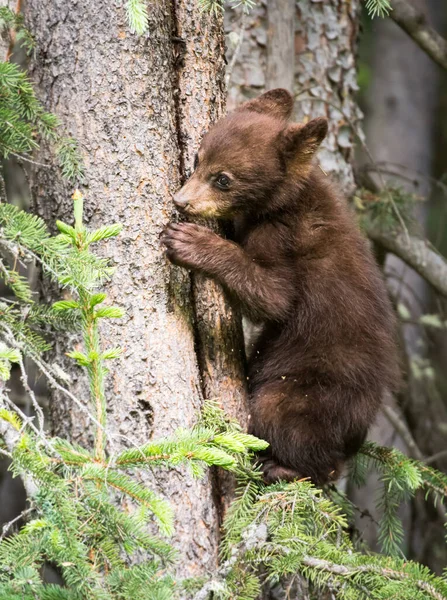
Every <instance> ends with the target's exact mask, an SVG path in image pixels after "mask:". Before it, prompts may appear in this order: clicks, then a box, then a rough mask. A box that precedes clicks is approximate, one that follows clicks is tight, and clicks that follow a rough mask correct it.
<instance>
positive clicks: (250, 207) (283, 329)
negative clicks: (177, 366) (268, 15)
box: [162, 89, 399, 485]
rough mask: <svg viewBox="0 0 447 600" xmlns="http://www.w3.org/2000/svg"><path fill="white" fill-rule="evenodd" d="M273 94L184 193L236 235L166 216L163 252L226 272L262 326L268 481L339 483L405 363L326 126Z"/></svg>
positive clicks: (207, 140) (259, 367)
mask: <svg viewBox="0 0 447 600" xmlns="http://www.w3.org/2000/svg"><path fill="white" fill-rule="evenodd" d="M292 108H293V99H292V96H291V95H290V94H289V93H288V92H287V91H285V90H281V89H277V90H272V91H270V92H267V93H265V94H263V95H262V96H260V97H259V98H257V99H255V100H252V101H249V102H247V103H245V104H243V105H242V106H241V108H239V109H238V110H236V111H235V112H234V113H232V114H230V115H229V116H227V117H226V118H224V119H222V120H221V121H219V122H218V123H217V124H216V125H214V126H213V127H212V128H211V129H210V131H209V132H208V133H207V135H206V136H205V137H204V139H203V142H202V145H201V147H200V150H199V153H198V156H197V158H196V165H195V171H194V174H193V175H192V177H191V178H190V179H189V180H188V182H187V183H186V184H185V185H184V187H183V188H182V189H181V190H180V192H179V193H178V194H177V195H176V196H175V198H174V202H175V204H176V206H177V207H178V208H179V209H180V210H182V211H183V212H184V213H185V214H186V215H189V216H191V217H195V216H197V217H217V218H220V219H230V220H232V221H233V225H234V241H229V240H227V239H223V238H222V237H220V236H218V235H217V234H216V233H214V232H212V231H211V230H209V229H207V228H206V227H202V226H199V225H196V224H193V223H171V224H170V225H169V226H168V227H167V228H166V230H165V232H164V234H163V237H162V241H163V243H164V244H165V246H166V248H167V251H166V254H167V256H168V258H169V259H170V260H171V261H172V262H173V263H175V264H176V265H180V266H182V267H185V268H188V269H193V270H197V271H200V272H202V273H204V274H206V275H207V276H209V277H212V278H214V279H215V280H216V281H218V282H219V283H220V284H221V285H222V286H223V287H224V289H225V290H226V291H227V292H228V294H229V295H230V296H231V297H232V298H234V300H235V302H236V303H238V305H239V306H240V307H241V308H242V310H243V312H244V313H245V314H246V316H247V317H248V318H249V319H251V320H252V321H254V322H256V323H260V324H262V327H261V332H260V334H259V337H258V338H257V340H256V341H255V343H254V345H253V348H252V351H251V352H250V356H249V357H248V382H249V392H250V411H251V428H250V429H251V432H252V433H254V434H255V435H257V436H258V437H260V438H262V439H264V440H266V441H267V442H269V444H270V447H269V450H268V452H269V454H268V456H266V457H264V458H263V465H262V468H263V472H264V477H265V480H266V482H268V483H269V482H273V481H277V480H279V479H284V480H293V479H295V478H302V477H309V478H311V480H312V481H313V482H314V483H316V484H319V485H322V484H324V483H326V482H328V481H331V480H334V479H335V478H336V477H337V476H338V475H339V473H340V470H341V467H342V466H343V463H344V461H345V460H346V459H347V458H348V457H349V456H352V455H353V454H355V452H357V450H358V449H359V447H360V445H361V444H362V442H363V440H364V439H365V436H366V433H367V429H368V427H369V426H370V425H371V423H372V422H373V421H374V418H375V416H376V414H377V411H378V409H379V406H380V403H381V400H382V397H383V395H384V393H385V391H386V390H392V389H393V388H395V386H396V383H397V381H398V379H399V369H398V365H397V358H396V348H395V342H394V319H393V313H392V309H391V306H390V302H389V300H388V298H387V294H386V291H385V286H384V283H383V281H382V277H381V275H380V272H379V270H378V268H377V266H376V264H375V262H374V259H373V256H372V254H371V252H370V249H369V247H368V244H367V242H366V240H365V239H364V238H363V236H362V235H361V234H360V232H359V231H358V228H357V225H356V223H355V218H354V216H353V215H352V214H351V211H350V209H349V207H348V206H347V203H346V202H345V201H344V200H343V199H340V198H339V196H338V195H337V192H336V191H335V190H334V188H333V186H332V185H331V183H330V182H329V181H328V177H327V176H326V175H325V174H324V173H323V172H322V171H321V170H320V169H319V167H318V166H317V165H316V164H315V162H314V158H315V154H316V152H317V150H318V147H319V145H320V143H321V142H322V140H323V139H324V137H325V136H326V133H327V121H326V120H325V119H323V118H317V119H314V120H312V121H310V122H309V123H307V124H305V125H303V124H289V123H288V122H287V120H288V118H289V117H290V115H291V113H292Z"/></svg>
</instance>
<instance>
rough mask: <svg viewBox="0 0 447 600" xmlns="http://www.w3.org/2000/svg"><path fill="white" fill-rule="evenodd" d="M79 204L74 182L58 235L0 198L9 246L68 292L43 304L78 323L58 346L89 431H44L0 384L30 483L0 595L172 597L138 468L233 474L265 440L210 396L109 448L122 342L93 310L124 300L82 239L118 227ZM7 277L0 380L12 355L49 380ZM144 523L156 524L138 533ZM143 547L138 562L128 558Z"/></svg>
mask: <svg viewBox="0 0 447 600" xmlns="http://www.w3.org/2000/svg"><path fill="white" fill-rule="evenodd" d="M82 213H83V198H82V195H81V194H80V193H79V192H76V193H75V195H74V216H75V219H74V225H73V226H72V225H68V224H66V223H62V222H57V226H58V228H59V231H60V233H59V235H57V236H55V237H51V236H50V235H49V233H48V231H47V229H46V227H45V225H44V224H43V222H42V221H41V220H40V219H39V218H38V217H34V216H31V215H28V214H26V213H24V212H22V211H19V210H17V209H16V208H14V207H12V206H9V205H0V224H1V227H2V228H1V237H0V239H1V240H2V242H3V243H5V244H10V247H9V249H10V250H11V252H15V253H16V254H17V255H18V256H21V257H26V256H27V253H30V254H31V255H32V256H35V257H38V259H39V261H40V262H41V263H42V265H43V267H44V272H45V273H46V274H47V276H49V277H51V278H53V279H54V280H55V281H56V282H57V283H58V284H59V285H60V286H61V287H64V288H66V289H67V292H68V293H69V296H70V298H69V299H67V300H61V301H59V302H56V303H55V304H53V305H52V306H51V307H50V308H49V309H47V314H52V315H53V316H54V317H55V318H56V319H57V318H60V319H61V320H62V322H65V321H66V320H68V322H71V323H74V324H76V327H77V329H78V330H81V331H82V333H83V337H84V348H83V351H80V350H78V349H76V350H73V351H71V352H70V353H69V356H71V357H72V358H73V359H74V360H75V361H76V362H77V363H78V364H79V365H81V366H82V367H84V368H85V369H86V373H87V377H88V379H89V381H90V391H91V392H90V400H91V407H90V409H89V413H88V414H89V418H90V421H91V423H92V426H93V429H94V432H95V444H94V448H92V449H90V448H83V447H81V446H79V445H76V444H72V443H70V442H68V441H67V440H63V439H59V438H56V437H51V436H49V435H48V434H47V433H46V432H45V430H44V428H43V422H42V421H41V420H40V418H39V415H37V423H35V419H31V418H28V417H26V416H25V415H23V414H21V411H20V410H19V409H18V408H17V407H15V406H14V405H13V404H12V402H11V400H10V399H9V397H8V393H7V389H6V388H5V386H2V387H1V388H0V421H1V422H2V423H3V424H4V427H3V426H2V427H1V428H0V431H1V432H2V434H3V438H4V441H5V450H4V451H3V452H6V453H7V454H8V455H9V456H10V458H11V469H12V471H13V473H14V474H15V475H16V476H21V477H22V478H23V479H24V481H25V482H28V485H27V489H31V490H32V493H31V496H30V497H29V499H28V500H29V505H30V506H29V509H28V510H27V516H28V520H27V523H26V524H25V525H24V526H23V527H22V528H21V529H20V530H19V532H17V533H15V534H13V535H11V536H10V537H6V538H4V539H1V540H0V597H2V598H4V597H7V598H10V599H14V600H15V599H17V600H18V599H19V598H20V599H22V598H42V599H46V598H48V599H51V600H59V599H61V600H62V599H72V598H73V599H76V600H79V599H86V600H87V599H88V600H95V599H98V600H106V599H120V598H122V599H123V600H133V599H137V598H141V597H150V598H153V599H154V600H157V599H160V600H162V599H167V598H174V597H176V596H177V595H178V592H177V590H178V589H180V588H179V586H176V582H175V580H174V578H173V576H172V574H171V571H172V568H171V567H172V565H173V564H174V562H175V560H176V554H175V552H174V550H173V548H172V547H171V545H170V544H169V543H168V541H167V536H169V535H172V533H173V522H174V520H173V519H174V513H173V508H172V506H171V505H170V504H169V503H168V502H167V501H166V500H165V499H163V498H161V497H160V496H159V495H158V494H156V493H155V492H154V491H153V490H151V489H150V488H148V487H145V486H144V485H143V484H141V483H140V481H139V478H138V472H139V471H140V470H141V469H146V470H156V469H159V468H166V467H174V466H175V467H181V466H183V467H185V468H186V469H187V471H189V474H190V475H189V476H193V477H200V476H202V475H203V473H204V471H205V468H206V467H207V466H211V465H212V466H219V467H221V468H223V469H226V470H229V471H234V472H238V471H239V470H241V469H242V468H243V467H244V465H245V463H246V461H247V459H249V457H251V456H252V454H253V452H255V451H258V450H261V449H264V448H265V447H266V446H267V444H266V443H265V442H263V441H261V440H258V439H257V438H255V437H253V436H251V435H248V434H246V433H243V432H242V431H241V429H240V428H239V427H238V425H237V424H235V423H234V422H232V421H230V420H228V419H227V418H226V417H225V415H224V414H223V412H222V411H221V410H220V409H219V408H218V407H217V405H214V404H212V403H210V404H208V405H207V406H206V407H205V410H204V412H203V414H202V416H201V418H200V420H199V421H198V423H197V424H196V426H195V427H193V428H192V429H191V430H183V429H180V430H178V431H177V432H176V433H175V435H174V436H173V437H172V438H171V439H162V440H159V441H156V442H150V443H148V444H145V445H144V446H140V447H131V448H129V449H125V450H121V451H118V452H113V453H109V452H108V447H109V446H110V444H111V442H112V437H111V435H110V434H109V432H108V430H107V423H106V397H105V388H104V380H105V377H106V375H107V367H106V364H107V362H108V361H110V360H113V359H115V358H117V357H118V356H119V355H120V352H121V350H120V349H119V348H105V347H103V344H102V343H101V339H100V333H99V327H98V325H99V323H100V321H101V320H103V319H110V318H119V317H121V316H122V315H123V310H122V309H121V308H120V307H114V306H110V305H109V304H107V297H106V294H104V293H102V292H101V291H100V287H101V285H102V284H103V282H104V281H105V280H106V279H107V278H108V277H110V275H111V271H110V269H109V267H108V266H107V263H106V262H105V261H104V260H103V259H101V258H98V257H96V256H95V255H94V254H93V253H92V252H91V249H90V247H91V245H92V244H96V243H98V242H101V241H103V240H107V239H109V238H111V237H114V236H116V235H118V233H119V231H120V229H121V227H120V226H119V225H111V226H104V227H100V228H98V229H96V230H93V231H89V230H87V228H86V227H85V226H84V225H83V222H82ZM11 272H13V271H11ZM5 277H6V276H5ZM9 284H10V286H11V289H12V290H13V291H14V292H18V294H19V296H20V298H18V299H17V302H16V303H13V304H12V305H11V306H7V307H6V309H7V310H8V311H9V313H8V315H7V316H6V317H5V315H3V319H2V320H1V321H0V338H3V341H2V342H1V345H0V375H1V376H2V378H3V380H6V379H7V378H8V376H9V370H10V367H11V363H14V362H19V363H20V362H23V361H22V356H23V355H24V354H25V355H28V356H31V358H33V359H34V360H35V362H36V364H37V365H38V366H41V367H42V366H43V369H44V372H45V374H47V375H48V374H49V375H50V376H51V377H54V378H56V379H57V378H58V377H59V379H60V376H59V374H58V373H57V372H54V369H51V367H50V365H46V364H45V363H44V362H43V359H42V352H43V351H45V349H46V347H45V346H44V338H43V337H39V333H36V332H34V331H33V332H32V335H31V339H29V337H30V331H29V330H25V329H23V322H21V321H20V314H21V313H20V307H21V305H22V303H26V304H32V302H33V300H32V295H31V292H30V290H29V288H27V283H26V280H25V279H24V280H23V281H22V282H21V284H22V285H23V289H22V286H19V287H18V288H17V287H16V288H14V287H13V285H14V282H11V281H10V282H9ZM16 304H17V305H18V306H16ZM6 309H5V310H6ZM36 314H38V312H37V313H36ZM40 316H41V315H40ZM29 319H30V317H29V314H28V319H27V321H28V322H31V323H32V324H33V325H35V322H36V321H35V319H34V318H31V321H29ZM27 327H28V328H30V327H31V325H29V324H28V325H27ZM36 339H38V341H37V342H36ZM60 385H62V382H60ZM123 499H126V502H125V508H124V507H123ZM130 506H131V507H132V508H129V507H130ZM154 527H156V529H158V534H157V533H156V534H154V533H149V531H150V529H151V528H152V530H153V528H154ZM142 553H144V557H145V558H144V560H141V558H140V559H139V560H137V557H138V556H139V557H141V555H142ZM46 564H51V565H52V566H53V568H56V569H57V571H58V572H59V574H60V576H61V578H62V580H63V582H64V586H57V585H50V584H47V583H46V582H45V581H44V579H43V578H42V570H43V567H44V566H45V565H46Z"/></svg>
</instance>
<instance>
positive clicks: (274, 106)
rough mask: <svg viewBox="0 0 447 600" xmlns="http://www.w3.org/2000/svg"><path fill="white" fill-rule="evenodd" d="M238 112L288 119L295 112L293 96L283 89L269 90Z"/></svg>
mask: <svg viewBox="0 0 447 600" xmlns="http://www.w3.org/2000/svg"><path fill="white" fill-rule="evenodd" d="M238 110H251V111H252V112H257V113H265V114H268V115H271V116H272V117H276V118H278V119H288V118H289V117H290V115H291V114H292V111H293V96H292V94H291V93H290V92H288V91H287V90H284V89H283V88H276V89H275V90H269V91H268V92H265V94H262V95H261V96H259V97H258V98H255V99H254V100H249V101H248V102H244V104H242V106H240V108H239V109H238Z"/></svg>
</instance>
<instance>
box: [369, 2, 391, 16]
mask: <svg viewBox="0 0 447 600" xmlns="http://www.w3.org/2000/svg"><path fill="white" fill-rule="evenodd" d="M366 10H367V11H368V14H369V16H370V17H371V18H372V19H373V18H374V17H382V18H383V17H387V16H388V15H389V14H390V12H391V11H392V10H393V7H392V6H391V2H390V0H366Z"/></svg>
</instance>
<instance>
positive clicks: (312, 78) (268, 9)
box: [226, 0, 361, 193]
mask: <svg viewBox="0 0 447 600" xmlns="http://www.w3.org/2000/svg"><path fill="white" fill-rule="evenodd" d="M284 6H285V2H284V0H272V2H268V3H262V4H261V5H259V6H257V7H256V8H255V10H253V12H252V13H251V14H250V15H249V17H248V19H246V26H245V33H244V39H243V43H242V44H241V47H240V50H239V54H238V59H237V61H236V64H235V66H234V69H233V74H232V79H231V85H230V88H229V108H234V107H235V106H237V105H238V104H240V103H241V102H243V101H244V100H246V99H247V98H250V97H253V96H255V95H257V94H258V93H260V92H263V91H265V90H266V89H269V88H271V87H275V86H276V85H279V84H280V85H286V80H287V79H289V78H291V77H293V78H294V91H295V96H296V106H295V119H296V120H306V121H307V120H309V119H310V118H313V117H318V116H325V117H327V118H328V119H329V134H328V136H327V138H326V140H325V141H324V142H323V145H322V149H321V150H320V152H319V159H320V164H321V168H322V169H323V170H324V171H325V172H326V173H328V174H330V175H331V176H332V177H334V178H335V179H336V180H337V181H339V183H340V185H341V186H342V188H343V190H344V191H346V193H351V192H353V190H354V187H355V186H354V176H353V171H352V165H351V161H352V158H353V149H354V145H355V137H356V134H355V130H357V126H358V123H359V120H360V118H361V113H360V111H359V109H358V107H357V104H356V102H355V92H356V90H357V74H356V68H355V52H356V44H357V33H358V24H359V16H360V0H353V1H351V2H341V1H340V0H326V1H325V2H314V1H312V0H299V1H297V2H296V3H295V7H296V9H295V10H296V12H295V15H294V39H293V44H294V61H292V60H290V61H289V63H288V65H286V66H288V67H289V74H288V75H287V74H286V73H285V72H284V65H282V66H281V69H282V80H281V81H282V82H283V83H280V82H279V81H278V80H276V79H275V78H274V77H273V75H272V74H273V72H274V71H275V70H277V69H278V68H279V65H278V57H279V56H286V55H287V56H289V55H290V46H289V41H288V40H289V38H288V37H287V36H285V35H284V34H283V33H282V30H281V29H278V27H275V28H274V29H273V28H270V37H269V36H268V35H267V31H268V25H267V22H268V24H270V23H271V21H272V20H273V22H275V23H277V21H278V18H279V15H280V13H281V12H283V13H284V10H281V7H284ZM240 10H241V9H233V10H228V11H227V18H226V31H227V32H228V33H230V32H235V33H238V32H239V31H240ZM285 17H287V18H288V19H289V18H291V17H289V15H288V13H287V14H285V13H284V14H283V18H285ZM286 27H287V26H286V24H284V23H283V25H282V28H286ZM275 34H276V35H275ZM272 43H273V44H274V45H275V46H278V47H280V48H281V49H280V50H279V51H276V52H274V51H273V50H272V48H271V44H272ZM231 58H232V51H231V49H230V52H229V57H228V60H231ZM268 65H269V66H268ZM286 87H287V85H286Z"/></svg>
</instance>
